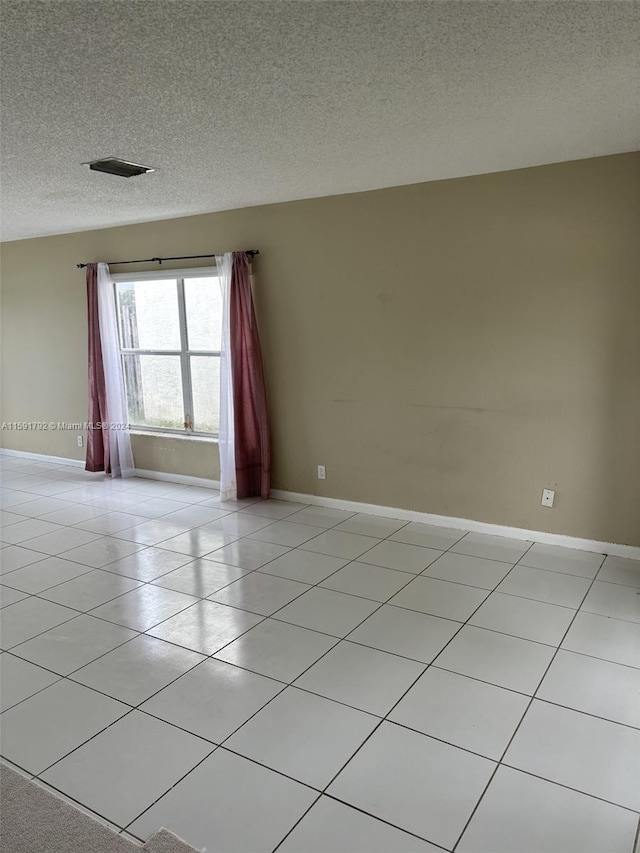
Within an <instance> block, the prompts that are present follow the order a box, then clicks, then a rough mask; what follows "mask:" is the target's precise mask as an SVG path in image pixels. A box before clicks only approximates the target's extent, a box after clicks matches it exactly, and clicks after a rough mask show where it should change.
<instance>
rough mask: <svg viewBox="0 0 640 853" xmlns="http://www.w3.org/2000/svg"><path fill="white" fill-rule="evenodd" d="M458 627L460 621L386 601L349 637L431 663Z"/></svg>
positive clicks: (352, 639) (353, 640) (354, 640)
mask: <svg viewBox="0 0 640 853" xmlns="http://www.w3.org/2000/svg"><path fill="white" fill-rule="evenodd" d="M458 630H460V623H458V622H452V621H451V620H449V619H441V618H440V617H438V616H429V615H428V614H426V613H418V612H416V611H414V610H404V609H402V608H400V607H391V606H390V605H388V604H385V605H383V606H382V607H381V608H380V609H379V610H378V611H377V612H376V613H374V614H373V616H371V617H369V619H367V620H366V622H363V623H362V625H360V626H359V627H358V628H356V630H355V631H353V632H352V633H351V634H350V635H349V640H350V642H353V643H360V644H362V645H363V646H369V647H371V648H373V649H380V651H383V652H391V653H392V654H395V655H401V656H402V657H406V658H412V659H413V660H417V661H422V662H423V663H431V661H432V660H433V659H434V658H435V656H436V655H437V654H439V652H441V651H442V649H443V648H444V647H445V646H446V644H447V643H448V642H449V640H450V639H451V638H452V637H453V635H454V634H455V633H456V632H457V631H458Z"/></svg>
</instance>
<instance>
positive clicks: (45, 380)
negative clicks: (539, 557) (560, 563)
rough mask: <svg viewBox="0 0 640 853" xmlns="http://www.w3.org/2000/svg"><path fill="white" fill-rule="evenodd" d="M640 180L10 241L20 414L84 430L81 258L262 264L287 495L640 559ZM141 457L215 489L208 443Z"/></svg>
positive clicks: (628, 176) (435, 189) (28, 439)
mask: <svg viewBox="0 0 640 853" xmlns="http://www.w3.org/2000/svg"><path fill="white" fill-rule="evenodd" d="M639 171H640V156H639V155H638V154H628V155H621V156H614V157H603V158H597V159H593V160H583V161H577V162H573V163H564V164H559V165H553V166H544V167H539V168H533V169H523V170H518V171H512V172H504V173H499V174H492V175H483V176H477V177H471V178H461V179H456V180H450V181H438V182H433V183H428V184H419V185H414V186H408V187H398V188H393V189H388V190H380V191H375V192H370V193H358V194H354V195H345V196H337V197H330V198H322V199H313V200H308V201H300V202H291V203H287V204H281V205H269V206H265V207H255V208H248V209H244V210H236V211H229V212H224V213H217V214H207V215H203V216H196V217H189V218H184V219H176V220H169V221H164V222H153V223H147V224H143V225H135V226H128V227H122V228H111V229H106V230H102V231H92V232H85V233H81V234H68V235H63V236H58V237H49V238H40V239H34V240H28V241H20V242H15V243H7V244H5V245H4V247H3V253H2V261H3V265H2V284H3V293H2V304H3V332H4V334H3V370H4V383H3V411H2V419H3V420H4V421H12V420H36V421H37V420H46V421H49V420H54V421H58V420H69V421H74V420H84V419H85V417H86V414H85V413H86V393H85V385H86V381H85V376H86V324H85V301H84V281H83V274H82V273H81V272H79V271H77V270H76V269H75V263H76V262H78V261H92V260H109V259H112V258H135V257H151V256H154V255H182V254H195V253H200V252H211V251H221V250H227V249H234V248H236V249H243V248H253V247H254V246H255V247H259V248H260V250H261V255H260V257H259V258H258V259H256V261H255V264H254V271H255V277H256V290H257V294H256V298H257V310H258V313H259V320H260V325H261V330H262V336H263V347H264V351H265V361H266V369H267V381H268V386H269V393H270V405H271V416H272V424H273V436H274V438H273V456H274V486H275V487H278V488H282V489H290V490H293V491H299V492H311V493H315V494H323V495H329V496H332V497H339V498H346V499H352V500H359V501H365V502H369V503H375V504H385V505H389V506H394V507H407V508H411V509H415V510H421V511H425V512H432V513H439V514H444V515H452V516H461V517H467V518H473V519H478V520H484V521H490V522H496V523H501V524H507V525H514V526H518V527H526V528H532V529H537V530H547V531H551V532H559V533H566V534H571V535H575V536H584V537H589V538H595V539H599V540H607V541H616V542H622V543H627V544H635V545H638V544H640V249H639V246H640V243H639V241H638V225H639V221H638V210H639V204H638V203H639V181H638V175H639ZM2 439H3V442H4V444H5V445H6V446H7V447H12V448H19V449H24V450H31V451H35V452H39V453H50V454H55V455H60V456H73V457H77V456H79V455H80V454H81V452H82V451H79V450H78V448H77V447H76V445H75V434H74V433H62V432H29V433H15V432H7V431H4V432H3V435H2ZM135 452H136V461H137V464H138V465H139V466H140V467H142V468H159V469H160V468H163V469H164V470H168V471H173V472H176V471H180V470H181V471H183V472H184V473H188V474H199V475H200V476H206V477H215V476H216V475H217V464H216V463H215V461H213V456H212V450H211V446H210V445H208V446H207V445H204V446H203V445H200V444H195V443H194V444H184V445H181V446H180V447H179V448H178V447H177V443H173V444H171V445H170V444H169V443H167V442H166V441H163V440H158V439H154V440H151V439H146V438H143V439H138V438H136V440H135ZM317 464H324V465H326V467H327V480H326V481H325V482H319V481H318V480H317V479H316V476H315V473H316V465H317ZM543 487H551V488H554V489H556V490H557V497H556V506H555V507H554V508H553V509H544V508H542V507H540V493H541V490H542V488H543Z"/></svg>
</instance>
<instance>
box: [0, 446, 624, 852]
mask: <svg viewBox="0 0 640 853" xmlns="http://www.w3.org/2000/svg"><path fill="white" fill-rule="evenodd" d="M0 465H1V468H2V471H3V488H2V493H1V496H0V504H1V506H2V507H3V509H2V510H1V512H0V528H1V534H0V545H2V550H1V552H0V562H1V564H2V576H1V579H0V604H1V606H2V610H1V611H0V619H1V621H2V629H1V637H2V642H1V647H2V652H1V653H0V671H1V676H0V678H1V681H0V688H1V697H0V698H1V700H2V702H1V706H0V707H1V708H2V715H1V716H0V724H1V727H2V739H1V754H2V757H3V759H4V760H5V761H8V762H11V763H12V764H14V765H16V766H17V767H19V768H20V769H21V770H22V771H23V772H25V773H27V774H28V775H30V776H33V777H37V778H38V779H39V780H40V782H41V783H42V784H45V785H48V786H50V787H51V788H52V789H54V790H55V791H57V792H58V793H59V794H61V795H63V796H64V797H66V798H69V799H70V800H71V801H72V802H75V803H76V804H78V805H79V806H80V807H82V808H83V809H84V810H88V811H89V812H91V813H93V814H94V815H97V816H98V817H99V818H100V819H101V820H102V821H104V822H107V823H108V824H110V825H112V826H113V827H114V828H116V829H117V830H118V831H120V832H122V833H125V834H127V836H129V837H131V838H134V839H137V840H140V841H144V840H145V839H146V838H147V837H148V836H149V835H150V834H151V833H152V832H154V831H155V830H156V829H157V828H158V827H160V826H161V825H164V826H167V827H168V828H170V829H172V830H173V831H174V832H176V833H178V834H179V835H181V836H183V837H184V838H186V840H187V841H189V842H190V843H191V844H193V845H194V846H195V847H197V848H206V849H207V850H208V851H225V853H272V851H275V850H278V851H281V853H285V851H287V853H429V851H430V853H437V851H443V850H444V851H450V852H451V851H455V853H632V850H633V847H634V839H635V837H636V832H637V827H638V815H639V812H640V706H639V701H638V700H639V695H638V693H639V685H640V561H635V560H630V559H623V558H619V557H607V558H606V559H605V557H604V555H602V554H594V553H587V552H584V551H572V550H569V549H563V548H558V547H554V546H548V545H540V544H535V545H532V544H531V543H530V542H522V541H516V540H509V539H504V538H500V537H496V536H485V535H482V534H478V533H467V532H465V531H461V530H455V529H452V528H437V527H431V526H430V525H427V524H420V523H417V522H411V523H406V522H403V521H400V520H397V519H393V518H381V517H377V516H371V515H364V514H354V513H349V512H345V511H342V510H334V509H327V508H324V507H315V506H304V505H301V504H297V503H292V502H287V501H269V502H267V503H263V502H260V501H255V500H244V501H234V502H232V503H223V502H221V501H220V499H219V496H218V495H217V494H216V493H215V492H213V491H210V490H208V489H201V488H193V487H189V486H183V485H177V484H172V483H161V482H155V481H149V480H140V479H133V480H125V481H118V480H115V481H112V480H107V479H105V478H104V477H101V476H100V475H92V474H87V473H85V472H84V471H82V470H81V469H78V468H75V467H70V466H65V465H59V464H54V463H47V462H36V461H31V460H25V459H23V458H16V457H10V456H0Z"/></svg>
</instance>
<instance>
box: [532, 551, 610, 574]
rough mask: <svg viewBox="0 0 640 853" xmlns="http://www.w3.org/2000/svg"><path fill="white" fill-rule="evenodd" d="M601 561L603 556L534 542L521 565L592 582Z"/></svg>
mask: <svg viewBox="0 0 640 853" xmlns="http://www.w3.org/2000/svg"><path fill="white" fill-rule="evenodd" d="M603 560H604V554H594V553H592V552H591V551H578V550H576V549H574V548H560V547H558V546H557V545H543V544H542V543H540V542H536V543H535V544H534V545H533V546H532V547H531V548H530V549H529V550H528V551H527V553H526V555H525V556H524V558H523V559H522V565H524V566H531V567H532V568H534V569H548V570H549V571H553V572H564V573H565V574H567V575H577V576H578V577H582V578H589V580H592V579H593V578H594V577H595V576H596V574H597V572H598V569H599V568H600V566H601V565H602V561H603Z"/></svg>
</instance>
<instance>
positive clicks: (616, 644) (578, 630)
mask: <svg viewBox="0 0 640 853" xmlns="http://www.w3.org/2000/svg"><path fill="white" fill-rule="evenodd" d="M562 648H563V649H567V650H568V651H571V652H580V653H581V654H584V655H591V656H592V657H596V658H601V659H602V660H610V661H613V663H621V664H624V665H625V666H635V667H640V625H638V624H636V623H634V622H624V621H623V620H621V619H612V618H611V617H610V616H597V615H595V614H593V613H584V612H583V611H580V612H579V613H578V615H577V616H576V618H575V620H574V621H573V623H572V625H571V628H569V632H568V633H567V636H566V637H565V639H564V640H563V642H562Z"/></svg>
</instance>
